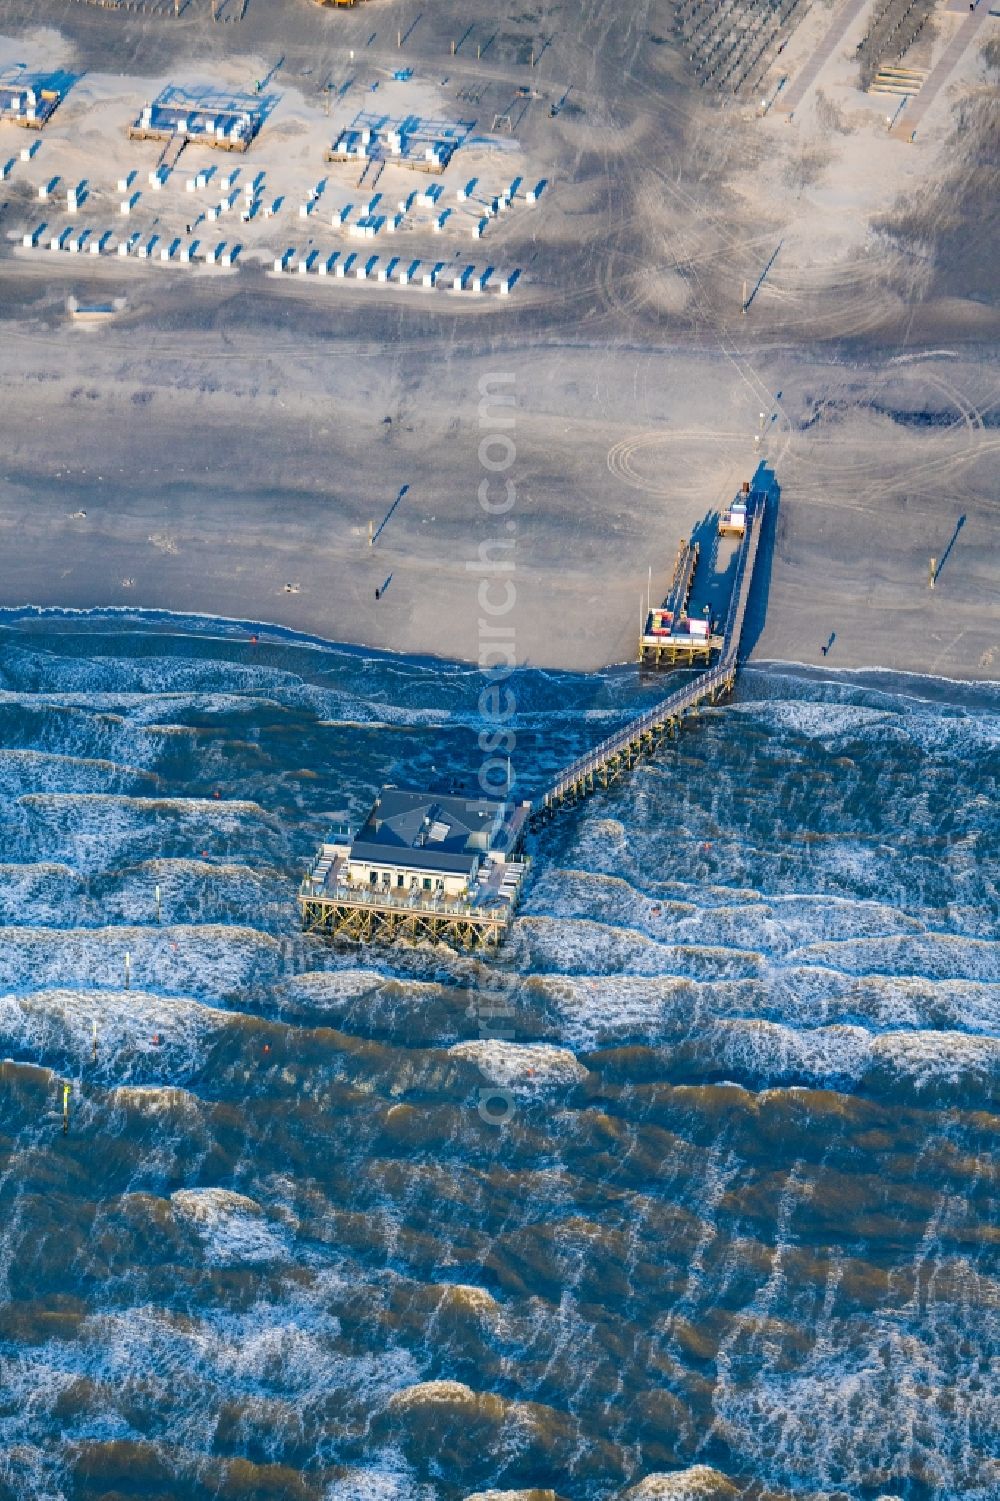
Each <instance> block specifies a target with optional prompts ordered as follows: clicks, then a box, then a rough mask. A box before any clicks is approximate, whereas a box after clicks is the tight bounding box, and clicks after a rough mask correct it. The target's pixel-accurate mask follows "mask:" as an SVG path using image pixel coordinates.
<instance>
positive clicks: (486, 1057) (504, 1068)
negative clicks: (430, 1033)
mask: <svg viewBox="0 0 1000 1501" xmlns="http://www.w3.org/2000/svg"><path fill="white" fill-rule="evenodd" d="M448 1052H449V1053H450V1054H451V1055H452V1057H455V1058H467V1059H469V1060H470V1061H471V1062H473V1063H475V1064H476V1065H477V1066H478V1067H479V1069H480V1070H481V1072H482V1074H483V1075H484V1077H485V1078H487V1079H488V1080H489V1081H490V1083H491V1084H497V1085H499V1086H500V1087H501V1088H502V1089H514V1090H519V1091H521V1092H523V1093H525V1094H531V1093H534V1092H535V1091H536V1090H537V1089H539V1088H543V1087H545V1086H547V1085H561V1086H563V1087H566V1086H570V1085H573V1084H578V1083H579V1082H580V1080H581V1079H585V1078H586V1077H587V1070H586V1069H585V1068H584V1066H583V1064H582V1063H581V1062H580V1061H579V1059H578V1058H577V1057H576V1055H575V1054H574V1053H571V1052H570V1051H569V1049H568V1048H557V1047H552V1046H551V1045H549V1044H548V1043H517V1042H504V1041H502V1040H499V1039H496V1038H490V1039H485V1038H484V1039H476V1040H473V1041H469V1042H456V1043H454V1044H453V1045H452V1046H451V1047H450V1048H449V1049H448Z"/></svg>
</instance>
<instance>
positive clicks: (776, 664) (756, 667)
mask: <svg viewBox="0 0 1000 1501" xmlns="http://www.w3.org/2000/svg"><path fill="white" fill-rule="evenodd" d="M102 622H105V623H107V624H109V625H110V626H111V627H112V628H111V629H108V630H104V631H102V630H93V631H90V630H84V631H81V632H80V634H87V635H93V636H94V638H95V639H97V638H99V637H101V636H108V637H112V636H121V635H129V634H134V635H148V636H158V635H159V636H165V637H170V638H171V639H175V640H177V639H180V640H192V641H195V640H197V641H218V642H222V643H232V644H242V645H247V646H249V645H251V644H257V645H261V646H267V645H284V646H289V647H293V648H300V649H303V650H311V651H315V652H317V653H322V652H328V653H331V654H337V655H342V656H347V657H352V658H360V659H364V660H368V661H378V662H383V663H392V662H396V663H405V664H406V665H407V666H409V667H427V668H431V669H433V670H435V671H441V670H445V671H450V672H452V673H455V674H469V675H474V674H478V673H479V672H480V668H479V667H478V666H477V664H476V663H475V662H474V661H471V660H462V659H460V658H455V657H445V656H438V655H435V654H433V653H428V652H402V651H393V650H391V649H387V648H384V647H369V646H366V645H365V644H364V643H363V642H357V641H347V640H334V639H332V638H329V637H325V636H320V635H316V634H315V633H309V632H303V631H297V630H295V629H294V628H292V627H290V626H284V625H282V624H281V623H280V622H276V621H252V620H240V619H237V618H234V617H226V616H212V615H204V614H197V613H193V614H192V613H184V612H180V611H172V610H143V609H138V608H135V607H131V606H126V605H107V606H94V607H92V608H89V609H75V608H72V607H68V606H60V605H45V606H41V605H21V606H8V605H0V634H2V633H3V632H5V631H17V630H19V628H20V627H21V626H23V625H28V626H30V625H32V624H36V625H38V626H39V627H48V626H52V627H56V628H58V627H59V626H65V627H66V628H67V634H69V633H71V632H72V630H73V628H74V627H78V626H82V627H87V626H98V625H100V624H101V623H102ZM130 624H131V625H132V626H134V627H135V629H134V630H132V631H130V630H129V625H130ZM24 634H25V635H26V636H29V635H31V634H32V632H31V631H30V630H29V631H25V632H24ZM252 637H256V638H257V639H256V641H255V642H253V641H251V638H252ZM678 671H683V669H678ZM518 672H529V673H530V672H537V673H541V674H546V673H558V674H564V675H565V676H567V677H575V678H588V677H594V678H598V677H606V676H617V675H619V674H625V673H632V672H635V673H638V664H637V663H635V662H634V661H630V660H623V661H619V662H606V663H604V664H602V665H601V666H599V667H594V668H589V669H583V670H580V669H577V668H573V667H560V666H554V667H550V666H546V667H541V666H537V665H534V664H532V663H520V664H518V666H517V667H516V668H515V669H514V673H515V674H516V673H518ZM740 673H741V676H743V677H745V676H749V677H753V675H754V674H757V673H759V674H761V675H764V676H767V675H769V674H776V675H780V676H784V677H790V678H798V679H800V680H802V681H804V682H818V681H823V680H824V679H826V680H829V681H830V682H833V683H836V682H841V683H846V682H850V683H851V684H852V685H853V686H855V687H858V688H867V689H870V690H872V691H880V690H884V691H886V692H893V691H896V692H897V694H899V695H902V693H903V690H902V688H900V687H898V686H896V685H898V684H902V683H905V682H910V683H912V684H918V683H926V684H928V685H933V686H934V687H935V688H938V689H941V688H945V689H947V688H956V689H961V690H973V689H980V690H983V691H984V692H992V691H995V692H996V694H997V709H998V711H1000V676H998V677H992V678H991V677H979V678H976V677H964V678H955V677H949V676H948V675H946V674H944V673H936V672H914V671H910V670H908V669H906V668H897V667H885V666H881V665H876V664H870V663H869V664H865V665H855V664H843V665H842V664H839V663H836V662H833V663H831V662H828V661H824V662H823V663H822V664H817V663H812V662H803V661H796V660H794V659H791V658H777V657H764V656H760V657H758V656H751V657H749V658H748V659H747V660H746V661H745V662H743V663H742V664H741V668H740ZM669 676H670V674H669V673H668V672H666V671H664V672H663V673H662V674H661V678H662V681H663V682H664V684H665V685H666V682H667V679H668V677H669ZM648 678H649V674H648V673H647V680H648ZM876 679H889V680H891V683H892V685H893V686H889V687H886V686H885V685H884V684H883V683H881V682H879V681H873V680H876ZM911 696H913V697H914V698H917V699H918V700H919V701H920V702H927V701H929V700H928V699H927V698H926V697H923V696H921V695H918V694H913V695H911ZM938 699H939V701H940V695H938ZM981 707H983V708H986V707H988V706H987V705H982V706H981Z"/></svg>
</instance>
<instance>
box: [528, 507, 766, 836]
mask: <svg viewBox="0 0 1000 1501" xmlns="http://www.w3.org/2000/svg"><path fill="white" fill-rule="evenodd" d="M765 506H766V501H765V497H764V496H763V495H762V494H757V495H755V496H754V506H753V510H752V512H751V513H750V514H749V515H748V518H747V524H746V531H745V532H744V535H743V538H742V541H741V544H740V550H739V554H738V556H737V562H736V575H735V578H734V580H733V592H732V595H731V596H730V600H729V607H728V610H727V612H726V620H725V624H724V628H723V631H722V636H721V653H720V656H719V660H718V662H716V664H715V666H714V667H710V668H709V669H708V670H707V671H706V672H703V673H701V674H700V675H699V676H698V677H697V678H695V679H694V681H693V682H689V683H685V684H684V685H683V686H682V687H680V688H678V689H676V691H675V692H673V693H671V694H669V695H668V696H667V697H666V698H664V699H661V700H660V701H659V703H657V704H654V706H653V707H652V708H651V709H647V710H646V712H645V714H641V715H640V716H639V717H638V719H633V720H631V721H630V722H629V723H628V724H627V725H625V726H623V728H622V729H620V730H618V731H617V733H616V734H614V735H610V736H609V737H608V739H607V740H603V741H602V742H601V744H600V745H597V746H595V747H594V749H593V750H590V751H588V752H587V753H586V754H585V755H583V756H580V757H578V759H577V760H575V761H573V762H572V763H571V764H570V765H569V766H567V767H565V768H564V769H563V770H562V771H561V772H560V773H559V775H558V777H557V778H556V779H555V781H554V782H553V783H552V784H551V785H550V786H549V787H548V788H547V789H546V790H545V792H543V793H542V794H541V795H540V796H539V797H537V798H536V799H535V801H534V803H533V804H532V810H531V811H532V821H533V822H535V823H537V822H539V821H541V820H543V819H544V818H546V817H547V816H550V815H551V814H553V813H555V812H556V811H558V809H559V808H561V807H564V806H566V805H567V804H571V803H575V802H578V801H579V800H580V799H581V798H583V797H586V796H587V795H588V794H589V793H591V792H593V791H594V789H595V788H596V787H609V786H610V785H611V784H612V783H613V782H615V781H617V780H618V778H619V777H621V776H622V775H623V774H624V773H625V772H626V771H628V770H629V769H630V768H631V767H633V766H634V765H635V764H636V762H637V761H640V760H642V759H643V757H645V756H651V755H653V754H655V752H656V751H657V750H658V749H659V748H660V746H662V745H663V744H664V742H665V741H666V740H669V739H670V738H672V737H673V736H674V735H676V734H677V732H678V731H679V729H680V726H681V723H682V721H683V719H684V717H685V715H687V714H691V713H694V712H696V711H697V709H698V708H699V707H700V706H701V705H703V704H706V703H707V704H715V703H717V702H718V701H719V699H720V698H722V697H723V696H724V695H725V694H727V693H730V692H731V691H732V688H733V685H734V683H735V681H736V672H737V668H738V666H739V650H740V637H741V635H742V632H743V618H744V615H745V614H746V607H747V599H748V597H749V594H750V585H751V583H752V580H753V571H754V564H755V562H756V559H757V545H758V542H759V540H760V530H761V526H762V524H763V520H764V512H765ZM682 551H683V549H682ZM675 577H676V570H675Z"/></svg>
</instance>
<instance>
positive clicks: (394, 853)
mask: <svg viewBox="0 0 1000 1501" xmlns="http://www.w3.org/2000/svg"><path fill="white" fill-rule="evenodd" d="M765 504H766V497H765V495H764V494H762V493H757V494H755V495H754V496H753V497H748V505H747V515H746V526H745V530H744V533H743V535H742V537H741V539H740V544H739V551H738V552H737V555H736V569H735V574H734V579H733V588H732V593H731V595H730V598H729V603H728V606H727V610H726V618H725V622H724V625H723V629H722V632H721V634H720V635H718V636H717V637H710V638H709V641H710V643H711V646H710V648H708V649H716V647H717V648H718V650H719V658H718V661H717V662H716V663H715V665H714V666H710V667H707V669H706V670H705V671H704V672H702V673H700V674H699V675H698V676H697V677H696V678H695V679H694V680H693V681H689V682H687V683H685V684H684V685H683V686H682V687H680V688H678V689H677V690H676V691H675V692H673V693H671V694H669V695H668V696H667V697H666V698H663V699H661V700H660V701H659V702H658V703H656V704H654V705H653V707H652V708H651V709H647V710H646V712H645V713H644V714H641V715H639V717H638V718H636V719H633V720H631V721H630V722H629V723H628V724H626V725H624V726H623V727H622V728H621V729H620V730H618V731H617V733H616V734H614V735H611V736H609V737H608V738H607V739H606V740H603V741H602V742H601V744H600V745H597V746H595V747H594V749H593V750H590V751H588V752H587V753H586V754H585V755H583V756H580V757H578V758H577V760H575V761H573V762H571V763H570V765H569V766H566V767H564V769H563V770H562V771H561V772H560V773H559V775H558V776H557V777H556V779H555V780H554V781H553V782H552V783H551V784H550V786H549V787H547V788H546V790H545V791H544V792H543V793H542V794H541V795H540V796H538V797H537V798H536V799H535V800H534V802H531V803H528V802H523V803H519V804H514V803H512V802H510V801H507V802H500V801H494V802H491V801H490V800H488V799H481V798H476V799H472V800H470V799H468V798H461V797H455V796H438V795H436V794H431V793H420V792H415V791H412V790H406V789H399V788H396V787H394V786H392V785H389V786H387V787H384V788H383V789H382V792H381V793H380V795H379V797H378V798H377V799H376V801H375V803H374V805H373V807H372V810H371V812H370V814H369V815H368V820H367V821H366V823H365V825H364V826H363V828H362V829H361V830H360V831H359V833H358V834H357V836H355V837H353V838H352V836H351V835H350V833H349V832H347V831H344V830H341V831H339V832H338V833H337V835H336V837H334V838H333V839H331V840H330V841H329V842H327V843H324V844H323V845H321V846H320V849H319V851H318V852H317V856H316V859H315V861H314V863H313V866H312V868H311V869H310V871H309V873H308V874H307V875H306V877H305V879H304V880H303V882H302V886H301V888H300V891H299V908H300V912H301V917H302V927H303V930H304V931H305V932H306V933H313V934H316V935H319V936H322V937H326V938H329V939H338V940H341V941H346V942H348V943H363V944H373V943H394V942H403V943H411V944H418V943H428V944H439V943H447V944H449V945H450V946H452V947H453V948H458V949H464V950H476V949H495V948H497V947H498V946H499V945H500V943H501V942H502V941H503V939H504V937H505V935H506V933H507V930H508V929H509V927H510V925H511V923H512V922H513V920H514V915H515V912H516V909H517V903H518V899H519V897H520V894H521V889H522V886H523V882H524V877H525V875H526V872H527V862H526V860H525V859H524V858H523V857H522V856H521V849H522V844H523V836H524V833H525V831H526V829H527V828H528V827H529V826H534V825H537V824H539V823H540V822H543V821H545V820H546V819H547V818H550V817H552V816H553V815H554V814H555V813H556V812H557V811H558V810H559V809H560V808H563V807H567V806H569V805H571V804H573V803H575V802H577V801H579V800H580V799H581V798H584V797H586V796H587V795H588V793H590V792H593V791H594V789H595V788H596V787H598V786H600V787H608V786H610V785H611V784H612V783H613V782H615V781H617V780H618V779H619V778H620V777H621V776H622V775H623V774H624V773H625V772H626V771H628V770H629V769H630V768H631V767H632V766H634V765H635V764H636V762H637V761H640V760H642V758H643V757H644V756H651V755H653V754H655V753H656V751H657V750H658V749H659V748H660V747H661V746H662V745H663V744H664V742H665V741H666V740H668V739H670V738H672V737H673V736H675V735H676V734H677V733H678V731H679V729H680V726H681V724H682V723H683V721H684V718H685V716H686V715H688V714H692V713H695V712H696V711H697V710H698V708H699V707H700V706H701V705H703V704H706V703H707V704H715V703H717V702H718V701H719V699H720V698H722V697H723V695H724V694H726V693H729V692H731V690H732V688H733V685H734V683H735V681H736V673H737V669H738V666H739V660H740V657H739V652H740V640H741V636H742V632H743V620H744V616H745V614H746V608H747V600H748V598H749V594H750V587H751V583H752V580H753V573H754V564H755V562H756V558H757V547H758V542H759V539H760V532H761V526H762V524H763V520H764V512H765ZM697 561H698V549H697V546H696V545H694V544H692V543H690V542H683V543H682V544H681V548H680V551H679V553H678V555H677V559H676V562H675V565H674V572H673V577H672V582H671V590H670V596H669V601H672V603H673V607H674V608H676V609H677V610H678V612H680V611H682V610H685V609H686V608H687V604H688V600H689V598H690V593H691V585H692V581H693V579H694V572H695V567H696V565H697ZM702 645H703V647H704V641H703V642H702ZM414 810H415V811H414ZM465 836H469V837H468V838H466V837H465Z"/></svg>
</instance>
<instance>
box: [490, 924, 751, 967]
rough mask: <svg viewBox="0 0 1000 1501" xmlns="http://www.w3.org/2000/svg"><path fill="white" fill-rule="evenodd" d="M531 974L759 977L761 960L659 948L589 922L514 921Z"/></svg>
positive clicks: (697, 948)
mask: <svg viewBox="0 0 1000 1501" xmlns="http://www.w3.org/2000/svg"><path fill="white" fill-rule="evenodd" d="M516 926H517V931H518V935H519V937H520V938H521V939H522V940H523V942H524V943H525V944H526V945H527V948H528V953H529V956H530V960H531V963H532V967H533V968H537V969H541V970H543V971H544V970H558V971H560V972H561V973H563V974H572V973H574V972H575V971H576V972H583V973H587V974H598V973H600V972H601V971H604V970H606V971H608V972H609V973H613V974H620V973H621V972H622V971H627V972H629V973H631V974H637V975H663V974H667V975H681V974H683V975H691V976H694V977H698V978H709V977H711V978H715V979H723V978H733V979H735V978H742V977H744V976H752V975H757V974H759V973H760V971H761V968H762V964H763V956H762V955H760V954H758V953H754V952H752V951H749V950H746V951H745V950H740V949H727V948H723V947H721V946H709V945H704V946H703V945H698V944H669V943H667V944H664V943H657V942H656V941H655V940H654V939H651V938H647V937H646V935H645V934H643V933H640V932H637V931H636V930H634V929H629V928H616V927H612V926H609V925H607V924H606V923H603V922H597V921H593V920H574V921H565V920H564V921H555V920H554V919H552V918H547V917H531V916H524V917H520V918H518V919H517V923H516Z"/></svg>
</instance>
